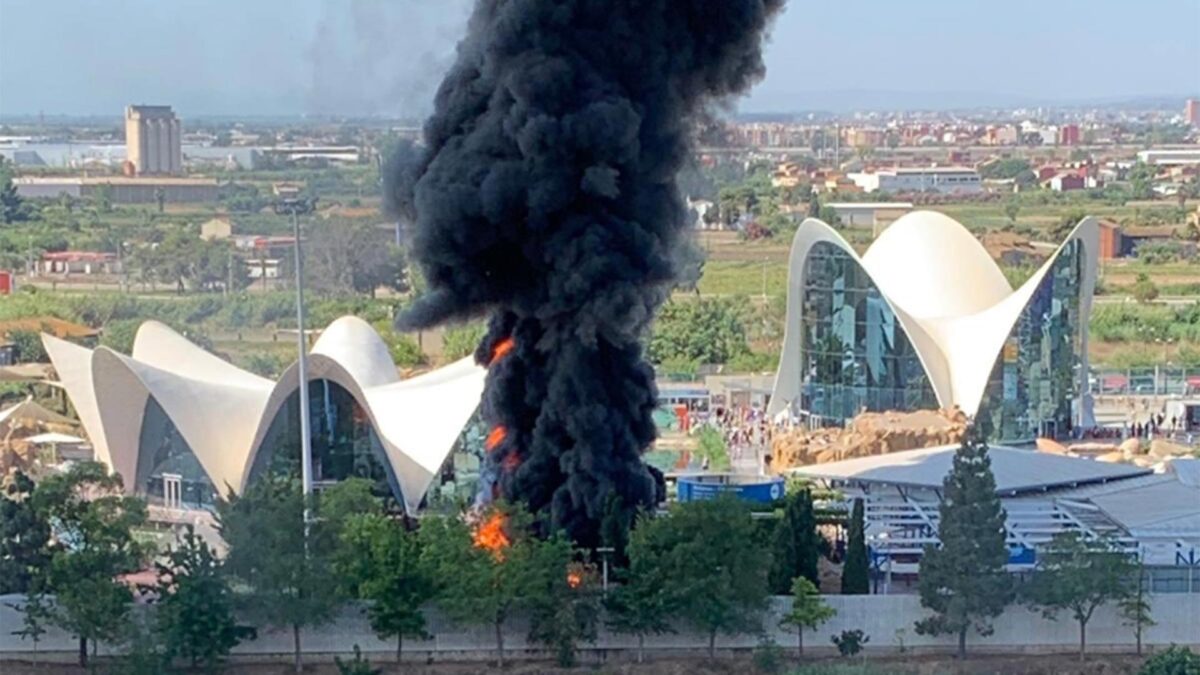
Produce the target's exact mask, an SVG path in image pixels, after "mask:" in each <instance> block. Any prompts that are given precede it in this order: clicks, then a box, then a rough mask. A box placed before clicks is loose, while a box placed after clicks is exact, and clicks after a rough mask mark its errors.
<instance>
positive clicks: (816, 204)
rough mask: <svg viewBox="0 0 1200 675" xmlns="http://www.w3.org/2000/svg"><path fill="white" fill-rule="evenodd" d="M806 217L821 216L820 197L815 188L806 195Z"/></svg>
mask: <svg viewBox="0 0 1200 675" xmlns="http://www.w3.org/2000/svg"><path fill="white" fill-rule="evenodd" d="M808 217H809V218H820V217H821V198H820V197H819V196H818V195H817V192H816V191H815V190H814V191H813V192H812V194H810V195H809V196H808Z"/></svg>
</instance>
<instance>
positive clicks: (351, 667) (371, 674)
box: [333, 645, 383, 675]
mask: <svg viewBox="0 0 1200 675" xmlns="http://www.w3.org/2000/svg"><path fill="white" fill-rule="evenodd" d="M333 662H334V664H335V665H337V670H338V673H339V675H381V674H382V673H383V670H381V669H379V668H372V667H371V662H370V661H368V660H367V658H366V657H365V656H363V654H362V649H361V648H360V647H359V646H358V645H354V658H353V659H352V660H347V661H343V660H342V659H341V657H338V656H335V657H333Z"/></svg>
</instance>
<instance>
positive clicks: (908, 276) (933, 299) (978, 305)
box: [862, 211, 1012, 319]
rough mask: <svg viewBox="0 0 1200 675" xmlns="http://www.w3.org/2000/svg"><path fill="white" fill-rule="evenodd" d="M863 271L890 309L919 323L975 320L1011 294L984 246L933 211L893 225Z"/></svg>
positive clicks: (909, 215)
mask: <svg viewBox="0 0 1200 675" xmlns="http://www.w3.org/2000/svg"><path fill="white" fill-rule="evenodd" d="M862 265H863V267H864V268H865V269H866V270H867V272H868V273H869V274H870V275H871V277H872V278H873V279H874V280H875V283H876V284H877V285H878V286H879V288H880V289H881V290H882V289H886V290H883V292H884V293H886V294H887V296H888V299H889V300H890V301H891V302H892V304H894V305H897V306H899V307H901V308H903V309H904V311H905V312H907V313H908V314H909V315H910V316H913V317H915V318H918V319H929V318H936V317H940V316H963V315H965V314H973V313H975V312H980V311H983V310H985V309H987V308H988V307H991V306H993V305H995V304H996V303H997V302H1000V301H1001V300H1003V299H1004V298H1005V297H1007V296H1008V295H1009V294H1010V293H1012V288H1010V287H1009V285H1008V280H1007V279H1005V278H1004V273H1003V272H1001V271H1000V268H999V267H996V264H995V263H993V262H992V257H991V256H990V255H988V252H987V250H986V249H984V247H983V244H981V243H979V240H978V239H976V238H975V237H974V236H973V235H972V234H971V233H970V232H968V231H967V230H966V228H964V227H963V226H962V225H959V224H958V222H957V221H956V220H954V219H953V218H950V217H949V216H946V215H944V214H941V213H937V212H934V211H913V212H911V213H906V214H904V215H903V216H902V217H900V218H899V219H897V220H896V222H894V223H892V224H891V225H889V226H888V228H887V229H886V230H884V231H883V233H882V234H880V235H879V238H878V239H876V240H875V242H874V243H873V244H872V245H871V248H869V249H868V250H867V252H866V253H865V254H863V257H862Z"/></svg>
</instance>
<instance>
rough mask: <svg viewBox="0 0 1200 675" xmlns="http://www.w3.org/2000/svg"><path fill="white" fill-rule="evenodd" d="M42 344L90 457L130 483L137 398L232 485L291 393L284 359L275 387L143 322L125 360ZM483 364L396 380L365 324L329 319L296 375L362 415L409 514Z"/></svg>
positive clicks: (471, 403) (455, 429)
mask: <svg viewBox="0 0 1200 675" xmlns="http://www.w3.org/2000/svg"><path fill="white" fill-rule="evenodd" d="M42 342H43V343H44V344H45V346H46V351H47V353H48V354H49V356H50V359H51V361H52V362H53V364H54V367H55V370H56V371H57V372H58V376H59V379H60V381H61V382H62V384H63V387H64V389H66V391H67V395H68V396H69V397H70V398H71V401H72V403H73V404H74V406H75V409H76V412H77V413H78V415H79V418H80V422H81V423H82V425H83V427H84V429H85V430H86V431H87V433H88V436H89V437H90V439H91V441H92V445H93V446H94V448H95V450H96V458H97V460H98V461H101V462H103V463H105V464H107V465H108V466H109V467H110V468H112V470H113V471H115V472H117V473H119V474H121V476H122V477H123V478H124V480H125V483H126V489H127V490H130V491H133V490H135V489H136V488H137V486H135V485H133V482H134V481H135V480H136V473H137V466H138V453H139V451H140V435H141V430H142V422H143V419H142V418H143V415H144V413H145V409H146V403H147V401H148V400H149V399H150V398H153V399H154V400H155V401H156V402H157V403H158V405H159V406H160V407H161V408H162V409H163V412H164V413H166V415H167V417H169V418H170V420H171V422H172V423H173V424H174V425H175V428H176V429H177V430H178V431H179V434H180V435H181V436H182V437H183V439H184V440H185V441H186V442H187V444H188V446H189V447H190V448H191V450H192V452H193V453H194V454H195V456H196V459H197V460H198V461H199V463H200V465H201V467H203V469H204V471H205V472H206V473H207V474H208V476H209V478H210V479H211V481H212V483H213V485H214V486H215V487H216V488H217V489H218V490H221V491H223V492H224V491H227V490H232V491H234V492H241V491H242V490H244V489H245V487H246V484H247V482H248V481H249V479H250V475H249V474H250V469H251V467H252V466H253V463H254V458H255V456H256V455H257V453H258V450H259V446H260V445H261V444H262V441H263V438H264V436H265V434H266V431H267V429H268V428H269V427H270V424H271V422H272V421H273V420H274V418H275V415H276V414H277V413H278V412H279V410H280V408H281V407H282V406H283V404H284V403H285V402H286V401H287V399H288V398H289V397H290V396H291V395H292V394H293V393H295V391H296V390H297V389H298V386H299V382H298V378H297V372H298V370H297V367H296V365H295V364H293V365H292V367H290V368H288V370H287V371H286V372H285V373H284V375H283V376H282V377H281V378H280V380H279V381H278V382H272V381H271V380H269V379H266V378H263V377H259V376H257V375H254V374H253V373H249V372H246V371H244V370H241V369H240V368H237V367H236V366H233V365H232V364H230V363H228V362H226V361H223V360H221V359H220V358H218V357H216V356H214V355H213V354H210V353H209V352H207V351H205V350H203V349H201V348H200V347H198V346H196V345H194V344H192V343H191V342H189V341H188V340H187V339H185V338H184V337H183V336H181V335H179V334H178V333H176V332H175V331H173V330H171V329H170V328H168V327H167V326H165V325H163V324H160V323H158V322H153V321H151V322H147V323H145V324H143V325H142V326H141V327H140V328H139V330H138V334H137V337H136V338H135V340H134V346H133V356H131V357H130V356H125V355H123V354H119V353H117V352H114V351H112V350H110V349H108V348H106V347H100V348H97V349H96V350H94V351H93V350H89V349H85V348H83V347H79V346H77V345H74V344H72V343H69V342H66V341H63V340H60V339H58V338H55V337H53V336H49V335H43V336H42ZM485 376H486V371H485V370H484V369H483V368H480V367H479V366H477V365H475V363H474V362H473V361H472V360H471V359H464V360H463V361H460V362H458V363H455V364H452V365H450V366H447V367H446V368H442V369H441V370H438V371H434V372H432V373H429V374H427V375H423V376H421V377H416V378H413V379H410V380H400V378H399V375H398V373H397V370H396V365H395V363H394V362H393V361H392V358H391V356H390V354H389V352H388V350H387V346H386V345H385V344H384V342H383V340H382V339H381V338H380V337H379V334H378V333H376V332H375V330H374V329H373V328H371V326H370V325H369V324H367V323H366V322H364V321H362V320H361V319H358V318H356V317H343V318H341V319H338V320H337V321H335V322H334V323H333V324H331V325H330V326H329V328H327V329H326V330H325V332H324V333H323V334H322V335H321V338H320V339H319V340H318V341H317V343H316V345H314V347H313V350H312V353H311V354H310V356H309V369H308V379H309V380H310V381H312V380H320V379H328V380H331V381H333V382H336V383H337V384H339V385H341V386H342V387H344V388H345V389H346V390H347V391H349V392H350V394H351V395H352V396H353V397H354V398H355V400H356V401H358V403H359V404H360V405H361V406H362V408H363V410H364V411H366V413H367V416H368V417H369V419H370V422H371V424H372V426H373V427H374V428H375V430H376V432H377V434H378V436H379V439H380V441H381V443H382V445H383V446H384V451H385V454H386V456H387V461H388V463H389V464H390V465H391V468H392V471H393V474H394V475H395V476H396V479H397V481H398V482H399V484H400V489H401V492H402V494H403V497H404V502H405V507H406V508H407V509H408V510H409V511H410V512H414V511H415V510H416V509H417V506H418V505H419V504H420V502H421V499H422V498H423V497H424V495H425V492H426V490H428V488H429V484H430V483H431V482H432V480H433V477H434V476H435V475H436V474H437V472H438V470H439V469H440V468H441V466H442V464H443V463H444V462H445V460H446V457H447V456H448V454H449V453H450V451H451V450H452V449H453V446H454V442H455V441H456V440H457V438H458V435H459V433H460V432H461V431H462V428H463V426H465V424H466V423H467V422H468V420H469V419H470V417H471V415H472V414H473V413H474V411H475V410H476V408H477V407H478V406H479V401H480V397H481V396H482V394H483V383H484V378H485Z"/></svg>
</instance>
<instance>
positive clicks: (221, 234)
mask: <svg viewBox="0 0 1200 675" xmlns="http://www.w3.org/2000/svg"><path fill="white" fill-rule="evenodd" d="M232 236H233V221H231V220H229V219H228V218H213V219H212V220H208V221H205V222H204V223H202V224H201V225H200V238H201V239H203V240H205V241H214V240H216V239H228V238H230V237H232Z"/></svg>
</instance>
